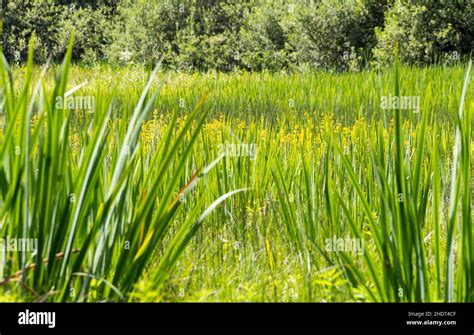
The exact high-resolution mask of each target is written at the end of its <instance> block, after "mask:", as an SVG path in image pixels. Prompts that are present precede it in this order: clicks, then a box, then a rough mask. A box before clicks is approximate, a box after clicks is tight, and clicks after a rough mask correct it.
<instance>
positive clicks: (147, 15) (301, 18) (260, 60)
mask: <svg viewBox="0 0 474 335" xmlns="http://www.w3.org/2000/svg"><path fill="white" fill-rule="evenodd" d="M2 20H3V34H2V47H3V52H4V53H5V55H6V57H7V59H8V60H9V61H10V62H13V63H21V62H23V61H24V60H25V58H26V52H27V44H28V40H29V38H30V36H31V34H32V33H33V32H35V35H36V37H37V42H36V49H35V56H36V60H37V61H38V62H44V61H46V60H47V59H48V58H49V57H52V58H53V60H54V59H61V57H62V56H63V54H64V52H65V46H66V45H67V40H68V38H69V36H70V34H71V31H72V30H73V29H75V31H76V41H75V45H74V55H73V57H74V59H75V60H76V61H81V62H84V63H86V64H91V65H93V64H96V63H101V62H108V63H112V64H121V63H129V62H133V63H147V62H149V61H153V62H154V63H156V62H157V61H158V60H159V59H161V58H163V62H164V64H165V65H166V67H168V68H170V69H180V70H183V71H193V70H201V71H207V70H213V69H215V70H218V71H232V70H235V69H244V70H250V71H260V70H264V69H266V70H270V71H279V70H284V69H289V70H292V69H300V68H306V67H311V68H324V69H335V70H348V69H350V70H359V69H361V68H364V67H367V66H381V65H384V64H387V63H390V62H391V60H392V59H393V55H394V49H395V46H397V45H398V49H399V53H400V57H401V59H402V60H403V61H404V62H406V63H409V64H414V63H416V64H430V63H433V62H439V61H449V60H456V59H458V58H459V57H462V56H469V55H470V54H471V52H472V50H473V49H474V1H473V0H339V1H337V0H299V1H297V0H293V1H285V0H273V1H267V0H227V1H223V0H151V1H147V0H144V1H141V0H96V1H47V0H3V1H2Z"/></svg>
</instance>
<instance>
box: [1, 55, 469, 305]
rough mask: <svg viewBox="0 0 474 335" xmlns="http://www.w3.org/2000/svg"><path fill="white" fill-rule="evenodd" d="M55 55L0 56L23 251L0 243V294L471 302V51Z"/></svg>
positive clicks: (7, 205) (6, 180)
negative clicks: (130, 58) (91, 58)
mask: <svg viewBox="0 0 474 335" xmlns="http://www.w3.org/2000/svg"><path fill="white" fill-rule="evenodd" d="M68 57H70V54H69V55H68V56H66V60H65V61H64V63H63V64H62V65H52V66H50V67H49V68H47V69H46V68H45V69H43V68H41V67H39V66H34V65H33V64H32V59H31V54H30V60H29V64H27V65H25V66H24V67H20V68H13V69H11V68H10V67H9V66H8V65H7V64H6V63H5V60H4V61H3V64H2V66H1V71H2V72H1V80H2V81H1V91H0V93H1V96H0V104H1V106H2V116H1V121H0V122H1V126H2V131H1V132H0V161H1V163H0V236H1V237H3V238H5V237H6V236H9V237H10V238H30V239H35V241H37V248H35V250H34V252H31V250H29V251H18V250H17V251H3V254H2V255H1V258H0V300H2V301H12V300H13V301H18V300H22V301H318V302H320V301H326V302H335V301H470V302H472V301H474V245H473V242H474V235H473V234H474V233H473V230H472V222H473V206H474V205H473V190H474V180H473V178H474V177H473V176H474V173H473V172H474V171H473V169H474V168H473V162H472V160H471V154H472V153H474V151H473V147H474V141H473V134H472V128H473V127H472V122H473V121H472V120H473V119H474V118H473V113H474V101H473V89H472V87H473V86H472V83H471V84H470V74H471V67H470V64H465V63H457V64H451V65H450V66H434V67H429V68H416V67H406V66H401V65H398V64H395V65H394V66H393V67H391V68H387V69H386V70H384V71H380V72H376V71H370V72H360V73H355V72H349V73H342V74H338V73H328V72H305V73H292V74H286V73H280V74H270V73H254V74H249V73H234V74H219V73H208V74H192V75H191V74H184V73H169V72H161V71H160V69H159V67H157V68H156V70H155V71H152V70H151V69H149V70H146V69H143V68H138V67H125V68H113V67H107V66H103V67H97V68H89V69H87V68H82V67H79V66H74V65H71V64H70V62H69V58H68ZM75 88H76V90H75ZM66 92H68V93H66ZM65 93H66V95H67V96H69V97H70V98H71V99H75V100H73V104H72V105H71V106H73V107H72V108H65V106H67V104H64V103H63V102H64V99H63V98H64V96H65ZM390 96H395V97H400V96H405V97H418V99H419V106H418V107H419V108H418V109H413V108H411V109H410V108H409V109H403V108H400V107H399V108H382V107H381V101H382V100H383V99H384V97H390ZM58 98H59V100H58ZM61 99H63V100H61ZM61 103H62V104H61ZM78 103H83V105H81V106H82V108H77V106H78V105H77V104H78Z"/></svg>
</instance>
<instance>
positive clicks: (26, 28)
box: [2, 0, 64, 63]
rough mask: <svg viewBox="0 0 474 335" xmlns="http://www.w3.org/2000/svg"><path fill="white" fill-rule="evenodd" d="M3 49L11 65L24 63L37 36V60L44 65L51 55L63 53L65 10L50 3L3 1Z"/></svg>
mask: <svg viewBox="0 0 474 335" xmlns="http://www.w3.org/2000/svg"><path fill="white" fill-rule="evenodd" d="M2 14H3V15H2V16H3V34H2V35H3V36H2V39H3V40H2V47H3V52H4V54H5V57H6V58H7V60H8V61H10V62H15V63H19V62H23V61H24V60H26V56H27V54H28V41H29V39H30V37H31V35H32V34H33V33H35V35H36V46H35V50H34V56H35V60H36V61H38V62H45V61H46V59H47V58H48V57H49V56H53V57H56V56H58V55H61V53H63V52H64V46H63V45H60V44H59V43H58V41H60V31H61V25H62V21H63V15H64V14H63V11H62V7H61V6H58V5H56V4H54V3H52V2H49V1H34V0H25V1H3V11H2Z"/></svg>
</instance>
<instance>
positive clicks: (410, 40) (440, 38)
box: [373, 0, 474, 65]
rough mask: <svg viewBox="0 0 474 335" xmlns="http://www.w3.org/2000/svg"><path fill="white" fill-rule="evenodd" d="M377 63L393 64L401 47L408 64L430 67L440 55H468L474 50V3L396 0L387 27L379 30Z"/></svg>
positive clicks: (375, 51) (403, 58)
mask: <svg viewBox="0 0 474 335" xmlns="http://www.w3.org/2000/svg"><path fill="white" fill-rule="evenodd" d="M376 36H377V39H378V45H377V47H376V48H375V49H374V50H373V53H374V58H375V63H376V64H377V65H383V64H387V63H390V62H391V61H392V60H393V57H394V52H393V50H394V49H395V46H396V45H398V49H399V53H400V58H401V60H403V61H404V62H407V63H418V64H429V63H430V62H432V61H434V60H435V58H437V57H438V56H439V55H443V54H446V53H452V52H454V51H456V52H458V53H464V54H467V53H469V52H472V49H473V48H474V38H473V36H474V4H473V3H472V1H463V0H456V1H448V0H440V1H430V0H418V1H414V2H412V1H406V0H396V1H395V3H394V4H393V6H391V7H390V8H389V9H388V11H387V12H386V14H385V26H384V28H383V29H376Z"/></svg>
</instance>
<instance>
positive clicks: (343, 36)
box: [300, 0, 370, 70]
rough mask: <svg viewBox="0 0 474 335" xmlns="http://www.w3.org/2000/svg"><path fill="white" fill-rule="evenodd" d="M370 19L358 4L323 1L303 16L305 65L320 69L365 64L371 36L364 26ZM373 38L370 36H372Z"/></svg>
mask: <svg viewBox="0 0 474 335" xmlns="http://www.w3.org/2000/svg"><path fill="white" fill-rule="evenodd" d="M367 16H368V11H367V8H366V7H365V5H364V3H363V2H361V1H357V0H348V1H322V2H320V3H318V4H316V5H315V6H312V7H309V8H307V9H306V13H304V14H302V19H301V20H302V26H303V29H304V30H303V31H304V36H302V39H301V42H300V43H301V46H300V47H301V48H302V49H303V50H305V53H304V54H303V56H304V59H303V61H304V62H308V63H309V64H310V65H312V66H314V67H318V68H325V69H332V68H336V69H340V70H345V69H349V68H353V69H355V68H358V67H359V65H360V64H362V62H363V57H362V56H363V52H364V50H365V46H366V39H367V37H366V36H367V34H368V32H367V31H366V30H365V29H364V28H365V26H364V25H362V23H363V22H365V21H364V20H365V19H364V18H365V17H367ZM369 34H370V33H369Z"/></svg>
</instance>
